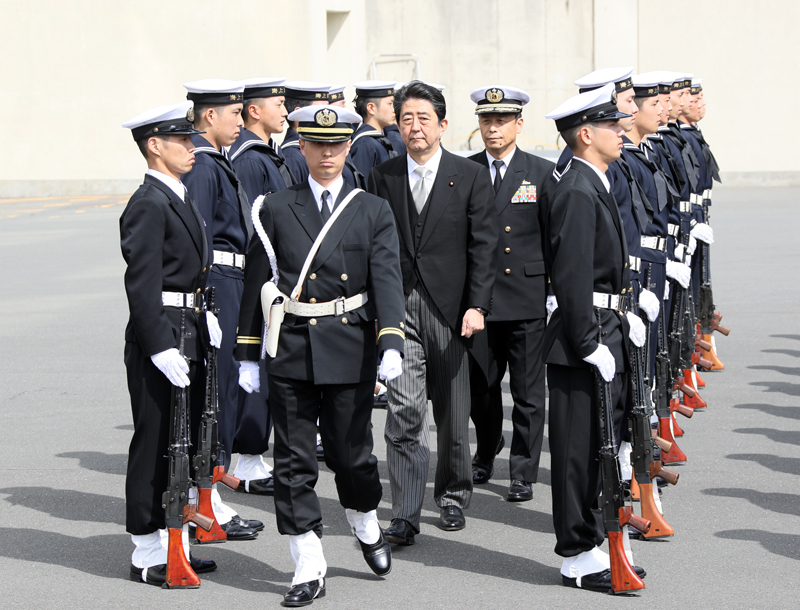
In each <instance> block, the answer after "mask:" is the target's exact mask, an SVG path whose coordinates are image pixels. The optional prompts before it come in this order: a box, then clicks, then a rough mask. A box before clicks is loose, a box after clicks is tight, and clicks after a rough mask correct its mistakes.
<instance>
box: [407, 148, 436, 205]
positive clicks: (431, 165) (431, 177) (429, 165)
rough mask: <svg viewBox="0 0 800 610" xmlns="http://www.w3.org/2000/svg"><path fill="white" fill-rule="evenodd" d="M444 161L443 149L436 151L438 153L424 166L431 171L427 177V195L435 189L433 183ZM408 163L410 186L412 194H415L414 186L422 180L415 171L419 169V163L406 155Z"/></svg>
mask: <svg viewBox="0 0 800 610" xmlns="http://www.w3.org/2000/svg"><path fill="white" fill-rule="evenodd" d="M441 160H442V147H441V146H439V148H437V149H436V152H435V153H433V156H432V157H431V158H430V159H428V162H427V163H425V164H424V167H426V168H427V169H429V170H430V171H429V172H428V175H427V176H425V186H426V188H425V191H426V192H427V193H430V192H431V189H432V188H433V181H434V180H436V173H437V172H438V171H439V162H440V161H441ZM406 161H407V162H408V186H409V187H411V192H414V185H415V184H416V183H417V180H419V179H420V177H419V174H418V173H417V172H415V171H414V170H415V169H416V168H418V167H419V163H417V162H416V161H414V159H412V158H411V155H408V154H407V155H406Z"/></svg>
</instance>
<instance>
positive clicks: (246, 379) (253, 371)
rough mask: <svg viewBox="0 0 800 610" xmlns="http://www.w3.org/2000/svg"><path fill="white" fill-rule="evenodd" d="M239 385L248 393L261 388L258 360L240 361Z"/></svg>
mask: <svg viewBox="0 0 800 610" xmlns="http://www.w3.org/2000/svg"><path fill="white" fill-rule="evenodd" d="M239 387H240V388H242V389H243V390H244V391H245V392H247V393H248V394H252V393H253V392H258V391H259V390H261V379H260V377H259V373H258V362H251V361H248V360H244V361H242V362H240V363H239Z"/></svg>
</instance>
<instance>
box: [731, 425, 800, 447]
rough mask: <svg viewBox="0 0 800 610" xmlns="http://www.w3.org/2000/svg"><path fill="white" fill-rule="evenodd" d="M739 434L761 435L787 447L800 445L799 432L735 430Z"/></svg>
mask: <svg viewBox="0 0 800 610" xmlns="http://www.w3.org/2000/svg"><path fill="white" fill-rule="evenodd" d="M734 432H738V433H739V434H763V435H764V436H766V437H767V438H768V439H769V440H771V441H775V442H776V443H785V444H787V445H800V430H775V429H774V428H736V429H735V430H734Z"/></svg>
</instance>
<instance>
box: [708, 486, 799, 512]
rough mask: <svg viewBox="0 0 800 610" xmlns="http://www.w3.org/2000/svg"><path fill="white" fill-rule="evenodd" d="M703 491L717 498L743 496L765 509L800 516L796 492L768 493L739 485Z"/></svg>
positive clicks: (744, 498)
mask: <svg viewBox="0 0 800 610" xmlns="http://www.w3.org/2000/svg"><path fill="white" fill-rule="evenodd" d="M702 493H704V494H706V495H707V496H714V497H717V498H741V499H743V500H747V501H748V502H750V503H751V504H755V505H756V506H758V507H760V508H763V509H764V510H770V511H772V512H774V513H781V514H783V515H794V516H795V517H800V496H798V495H795V494H782V493H767V492H763V491H756V490H755V489H742V488H738V487H716V488H713V489H704V490H702Z"/></svg>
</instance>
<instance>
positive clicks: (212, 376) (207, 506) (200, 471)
mask: <svg viewBox="0 0 800 610" xmlns="http://www.w3.org/2000/svg"><path fill="white" fill-rule="evenodd" d="M214 291H215V289H214V288H212V289H211V291H210V292H211V296H210V298H209V301H208V311H210V312H211V313H214V314H216V313H217V311H216V310H215V309H214V297H215V295H214ZM218 379H219V377H218V374H217V349H216V348H215V347H214V346H213V345H209V346H208V353H207V355H206V400H205V408H204V409H203V414H202V416H201V419H200V431H199V433H198V437H199V438H198V442H197V455H195V458H194V470H195V478H196V481H197V510H198V511H199V512H201V513H202V514H203V515H205V516H206V517H210V518H212V519H213V518H214V509H213V508H212V506H211V491H212V489H213V484H214V483H218V482H221V483H223V484H225V485H227V486H228V487H230V488H231V489H236V488H237V487H238V486H239V479H237V478H236V477H234V476H232V475H230V474H228V473H226V472H225V466H224V463H225V462H224V453H225V450H224V448H223V447H222V443H220V441H219V434H218V430H217V413H219V384H218ZM227 539H228V535H227V534H226V533H225V530H223V529H222V528H221V527H220V525H219V523H217V521H216V520H214V525H212V527H211V529H210V530H208V531H206V530H203V529H199V528H198V529H197V530H196V531H195V540H196V541H197V543H198V544H209V543H214V542H225V541H226V540H227Z"/></svg>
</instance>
